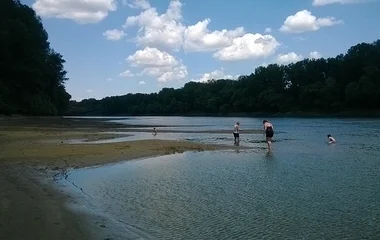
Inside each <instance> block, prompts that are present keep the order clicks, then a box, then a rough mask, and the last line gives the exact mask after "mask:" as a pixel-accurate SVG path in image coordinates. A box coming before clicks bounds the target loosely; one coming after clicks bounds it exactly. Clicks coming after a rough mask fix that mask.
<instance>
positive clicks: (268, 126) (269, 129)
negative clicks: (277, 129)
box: [263, 120, 274, 151]
mask: <svg viewBox="0 0 380 240" xmlns="http://www.w3.org/2000/svg"><path fill="white" fill-rule="evenodd" d="M263 124H264V132H265V137H266V142H267V144H268V151H271V149H272V137H273V135H274V128H273V125H272V123H270V122H268V121H267V120H264V121H263Z"/></svg>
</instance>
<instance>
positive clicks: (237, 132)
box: [234, 122, 240, 144]
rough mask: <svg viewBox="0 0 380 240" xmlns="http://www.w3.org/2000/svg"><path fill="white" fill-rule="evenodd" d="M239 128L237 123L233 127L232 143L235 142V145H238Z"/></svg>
mask: <svg viewBox="0 0 380 240" xmlns="http://www.w3.org/2000/svg"><path fill="white" fill-rule="evenodd" d="M239 127H240V123H239V122H237V123H236V124H235V126H234V141H235V144H237V143H239Z"/></svg>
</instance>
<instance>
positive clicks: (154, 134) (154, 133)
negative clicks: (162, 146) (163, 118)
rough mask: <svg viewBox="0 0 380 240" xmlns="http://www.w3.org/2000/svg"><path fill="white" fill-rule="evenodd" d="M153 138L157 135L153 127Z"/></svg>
mask: <svg viewBox="0 0 380 240" xmlns="http://www.w3.org/2000/svg"><path fill="white" fill-rule="evenodd" d="M152 134H153V136H156V135H157V130H156V128H155V127H153V132H152Z"/></svg>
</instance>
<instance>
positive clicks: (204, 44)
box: [183, 18, 245, 52]
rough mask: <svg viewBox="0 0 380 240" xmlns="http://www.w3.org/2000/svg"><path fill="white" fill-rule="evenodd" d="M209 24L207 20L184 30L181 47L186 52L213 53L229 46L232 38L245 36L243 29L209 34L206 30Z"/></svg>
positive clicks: (216, 31)
mask: <svg viewBox="0 0 380 240" xmlns="http://www.w3.org/2000/svg"><path fill="white" fill-rule="evenodd" d="M210 22H211V20H210V19H209V18H207V19H205V20H203V21H199V22H198V23H196V24H194V25H191V26H188V27H187V28H186V30H185V32H184V45H183V48H184V49H185V50H186V51H194V52H202V51H215V50H218V49H221V48H223V47H227V46H229V45H231V44H232V41H233V39H234V38H236V37H240V36H242V35H244V34H245V31H244V28H243V27H238V28H235V29H233V30H227V29H223V30H221V31H218V30H215V31H213V32H211V31H210V30H209V29H208V28H207V26H208V25H209V23H210Z"/></svg>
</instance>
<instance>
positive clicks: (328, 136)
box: [327, 134, 336, 143]
mask: <svg viewBox="0 0 380 240" xmlns="http://www.w3.org/2000/svg"><path fill="white" fill-rule="evenodd" d="M327 138H328V139H329V143H336V140H335V138H333V137H332V136H331V134H328V135H327Z"/></svg>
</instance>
